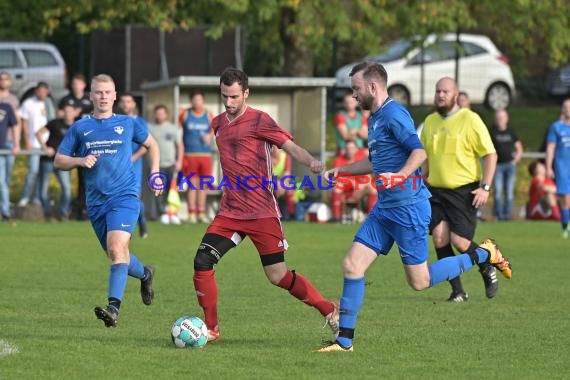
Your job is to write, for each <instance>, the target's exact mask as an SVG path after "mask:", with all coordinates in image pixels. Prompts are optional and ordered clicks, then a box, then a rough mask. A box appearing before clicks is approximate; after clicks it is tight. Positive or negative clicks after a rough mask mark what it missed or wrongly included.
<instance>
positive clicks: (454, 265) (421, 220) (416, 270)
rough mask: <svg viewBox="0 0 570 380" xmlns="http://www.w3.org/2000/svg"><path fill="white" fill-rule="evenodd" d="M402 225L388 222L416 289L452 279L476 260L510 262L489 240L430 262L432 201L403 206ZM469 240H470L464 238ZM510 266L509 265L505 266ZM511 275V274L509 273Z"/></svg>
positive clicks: (499, 265) (422, 288) (503, 263)
mask: <svg viewBox="0 0 570 380" xmlns="http://www.w3.org/2000/svg"><path fill="white" fill-rule="evenodd" d="M402 209H403V210H402V211H403V212H400V213H399V215H400V219H401V225H400V224H396V223H391V224H388V223H386V224H385V229H386V230H388V231H389V232H390V234H391V235H392V236H393V237H394V240H395V241H396V244H397V245H398V248H399V250H400V257H401V259H402V262H403V263H404V269H405V272H406V277H407V280H408V283H409V284H410V286H411V287H412V288H413V289H414V290H424V289H427V288H429V287H432V286H434V285H436V284H438V283H440V282H443V281H449V279H451V278H455V277H458V276H459V275H460V274H461V273H463V272H465V271H467V270H469V269H470V268H472V267H473V266H474V265H475V264H482V263H491V264H496V265H497V266H498V267H499V268H501V267H502V266H505V265H509V270H510V264H509V263H508V260H507V259H506V258H503V256H502V254H501V252H500V251H499V248H498V247H497V245H496V244H495V243H494V241H491V240H489V239H488V240H486V241H484V242H483V243H481V246H477V248H475V249H473V250H472V251H469V252H466V253H463V254H461V255H458V256H450V257H445V258H443V259H440V260H438V261H436V262H434V263H432V264H430V265H429V266H428V265H427V264H426V262H427V258H428V236H427V232H426V230H427V226H428V223H429V220H430V207H429V202H428V201H424V202H419V203H416V204H414V205H412V206H406V207H402ZM464 244H468V242H464ZM505 269H506V268H505ZM507 277H509V278H510V275H509V276H507Z"/></svg>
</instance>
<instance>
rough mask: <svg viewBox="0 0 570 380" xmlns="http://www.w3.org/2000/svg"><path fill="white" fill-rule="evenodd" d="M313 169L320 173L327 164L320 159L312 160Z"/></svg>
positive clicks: (314, 171) (311, 167) (311, 166)
mask: <svg viewBox="0 0 570 380" xmlns="http://www.w3.org/2000/svg"><path fill="white" fill-rule="evenodd" d="M309 167H310V169H311V171H312V172H313V173H315V174H319V173H320V172H322V171H323V170H324V169H325V165H323V163H322V162H321V161H319V160H313V161H311V165H310V166H309Z"/></svg>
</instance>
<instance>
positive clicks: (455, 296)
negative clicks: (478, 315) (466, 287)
mask: <svg viewBox="0 0 570 380" xmlns="http://www.w3.org/2000/svg"><path fill="white" fill-rule="evenodd" d="M467 300H469V295H467V293H465V292H463V291H460V292H456V291H453V292H451V295H450V296H449V298H448V299H447V302H454V303H455V302H467Z"/></svg>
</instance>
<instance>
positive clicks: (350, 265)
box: [342, 256, 364, 277]
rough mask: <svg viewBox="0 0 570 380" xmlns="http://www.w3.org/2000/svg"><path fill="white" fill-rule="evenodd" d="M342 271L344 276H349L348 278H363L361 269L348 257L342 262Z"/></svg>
mask: <svg viewBox="0 0 570 380" xmlns="http://www.w3.org/2000/svg"><path fill="white" fill-rule="evenodd" d="M342 270H343V272H344V274H345V276H350V277H355V276H357V277H358V276H364V273H363V271H362V269H361V268H360V267H359V266H358V264H357V263H356V262H355V261H354V260H353V259H352V258H351V257H349V256H347V257H345V258H344V260H343V261H342Z"/></svg>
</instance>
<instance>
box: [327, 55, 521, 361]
mask: <svg viewBox="0 0 570 380" xmlns="http://www.w3.org/2000/svg"><path fill="white" fill-rule="evenodd" d="M350 76H351V77H352V90H353V96H354V97H355V98H356V99H357V100H358V102H359V103H360V106H361V107H362V109H364V110H370V111H371V116H370V118H369V119H368V147H369V150H370V155H369V157H368V158H365V159H362V160H360V161H357V162H355V163H352V164H350V165H346V166H341V167H339V168H334V169H331V170H329V171H327V172H326V173H325V176H326V178H330V177H332V178H333V182H334V179H336V178H337V176H339V175H340V176H342V175H363V174H368V173H371V172H373V173H374V176H375V177H374V179H377V181H376V184H375V186H376V188H377V189H378V201H377V202H376V205H375V206H374V209H373V210H372V212H371V213H370V214H369V215H368V217H367V218H366V221H365V222H364V223H363V224H362V226H361V227H360V229H359V230H358V232H357V233H356V236H355V238H354V241H353V244H352V247H351V248H350V249H349V251H348V253H347V255H346V257H345V258H344V261H343V271H344V287H343V292H342V297H341V299H340V318H339V334H338V336H337V338H336V340H335V341H332V342H330V343H329V344H327V345H326V346H325V347H323V348H321V349H320V350H319V352H332V351H352V350H353V346H352V340H353V338H354V329H355V326H356V318H357V316H358V312H359V310H360V307H361V305H362V301H363V299H364V275H365V273H366V270H367V269H368V268H369V267H370V265H372V263H373V262H374V261H375V260H376V258H377V257H378V256H379V255H380V254H382V255H386V254H388V252H389V251H390V249H391V248H392V245H393V244H394V242H396V244H397V245H398V248H399V251H400V258H401V260H402V263H403V264H404V270H405V272H406V277H407V280H408V284H409V285H410V286H411V287H412V288H413V289H414V290H423V289H427V288H430V287H432V286H434V285H436V284H438V283H440V282H442V281H445V280H449V279H451V278H455V277H457V276H458V275H459V274H461V273H462V272H465V271H466V270H468V269H470V268H472V267H473V266H474V265H476V264H478V263H482V262H489V263H491V264H492V265H494V266H495V267H497V268H498V269H499V270H500V271H501V272H503V274H504V275H505V276H506V277H507V278H510V277H511V275H512V272H511V266H510V263H509V261H508V259H507V258H506V257H504V256H503V255H502V254H501V252H500V251H499V248H498V247H497V245H496V243H495V241H494V240H492V239H487V240H485V241H484V242H483V243H481V245H480V247H479V248H477V249H476V250H475V251H473V252H470V253H464V254H462V255H459V256H453V257H447V258H444V259H442V260H438V261H436V262H434V263H432V264H430V265H428V264H427V258H428V235H427V231H428V225H429V222H430V219H431V208H430V203H429V197H430V193H429V191H428V190H427V188H426V187H425V185H424V183H423V181H422V173H421V164H422V163H423V162H424V161H425V159H426V157H427V156H426V152H425V150H424V148H423V146H422V144H421V142H420V140H419V138H418V135H417V134H416V131H415V128H414V122H413V120H412V118H411V116H410V114H409V113H408V111H407V110H406V109H405V108H404V107H403V106H402V105H401V104H398V103H396V102H395V101H394V100H392V99H391V98H390V97H389V96H388V92H387V89H386V84H387V81H388V75H387V73H386V70H385V69H384V67H383V66H382V65H381V64H379V63H377V62H362V63H359V64H357V65H356V66H354V67H353V69H352V71H351V73H350Z"/></svg>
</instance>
